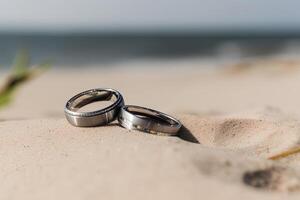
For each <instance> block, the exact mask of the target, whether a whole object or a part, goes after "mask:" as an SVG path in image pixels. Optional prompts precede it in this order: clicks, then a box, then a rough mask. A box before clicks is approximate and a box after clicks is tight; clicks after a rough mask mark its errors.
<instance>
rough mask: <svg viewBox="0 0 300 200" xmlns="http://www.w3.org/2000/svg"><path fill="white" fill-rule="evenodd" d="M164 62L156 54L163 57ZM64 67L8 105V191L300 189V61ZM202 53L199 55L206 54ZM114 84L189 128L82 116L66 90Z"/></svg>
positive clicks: (181, 194)
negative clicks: (146, 130) (77, 119)
mask: <svg viewBox="0 0 300 200" xmlns="http://www.w3.org/2000/svg"><path fill="white" fill-rule="evenodd" d="M156 65H157V63H156ZM181 65H185V63H183V64H182V63H181V64H177V66H175V67H173V68H168V69H166V68H164V69H160V68H129V69H128V68H126V69H125V68H113V69H110V70H109V69H102V70H101V69H98V70H96V69H86V70H83V69H77V70H72V71H70V70H66V69H64V70H58V69H53V70H51V71H49V72H48V73H46V74H44V75H42V76H41V77H39V78H37V79H35V80H33V81H31V82H30V83H28V84H26V85H24V87H22V88H20V90H19V91H18V92H17V94H16V99H15V101H14V102H13V103H12V104H11V105H10V106H9V107H7V108H5V109H3V110H1V112H0V119H1V122H0V160H1V167H0V169H1V170H0V179H1V180H2V181H1V182H0V199H21V198H22V199H26V200H27V199H30V200H33V199H74V200H76V199H229V198H230V199H253V198H258V199H283V198H287V197H288V198H290V199H299V197H300V170H299V169H300V154H299V155H298V154H297V153H295V154H293V155H290V156H287V157H284V158H280V159H277V160H270V159H269V158H270V157H272V156H274V155H277V154H279V153H282V152H285V151H287V150H289V149H293V148H295V147H297V146H298V145H299V144H298V143H299V139H300V134H299V133H300V123H299V122H300V121H299V120H300V107H299V102H300V95H299V93H298V91H299V89H300V70H299V69H300V68H298V67H297V65H296V66H294V65H293V68H292V69H290V68H289V67H288V68H286V67H285V66H284V65H285V63H284V64H283V67H282V66H280V67H277V68H276V70H273V69H272V68H268V69H267V70H266V69H264V70H261V68H256V67H249V70H248V69H247V70H241V71H240V70H236V66H234V67H232V68H226V69H224V68H223V69H211V70H208V69H206V68H201V67H199V68H193V67H187V68H183V66H181ZM199 65H200V64H199ZM97 87H112V88H115V89H118V90H119V91H121V92H122V94H123V95H124V97H125V102H126V103H127V104H136V105H141V106H147V107H151V108H155V109H158V110H161V111H164V112H167V113H169V114H172V115H174V116H176V117H177V118H178V119H180V120H181V122H182V123H183V125H184V127H183V129H182V130H181V132H180V137H163V136H155V135H150V134H143V133H141V132H138V131H128V130H126V129H124V128H121V127H120V126H118V124H117V123H116V122H115V123H113V124H111V125H109V126H105V127H95V128H76V127H73V126H71V125H70V124H68V122H67V121H66V120H65V118H64V115H63V107H64V104H65V102H66V100H67V99H68V98H69V97H71V96H72V95H74V94H76V93H78V92H80V91H83V90H85V89H90V88H97Z"/></svg>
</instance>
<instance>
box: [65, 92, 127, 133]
mask: <svg viewBox="0 0 300 200" xmlns="http://www.w3.org/2000/svg"><path fill="white" fill-rule="evenodd" d="M96 101H113V103H112V104H111V105H109V106H108V107H105V108H103V109H100V110H96V111H92V112H78V110H79V109H80V108H81V107H83V106H85V105H88V104H90V103H93V102H96ZM123 105H124V100H123V97H122V95H121V94H120V93H119V92H118V91H116V90H114V89H110V88H107V89H106V88H104V89H103V88H100V89H91V90H87V91H84V92H81V93H79V94H77V95H75V96H74V97H72V98H71V99H70V100H69V101H68V102H67V104H66V106H65V115H66V118H67V120H68V121H69V122H70V124H72V125H74V126H80V127H90V126H100V125H106V124H108V123H110V122H112V121H114V120H115V119H116V118H117V115H118V114H119V111H120V108H121V107H122V106H123Z"/></svg>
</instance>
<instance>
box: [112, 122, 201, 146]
mask: <svg viewBox="0 0 300 200" xmlns="http://www.w3.org/2000/svg"><path fill="white" fill-rule="evenodd" d="M108 126H119V127H122V126H121V125H120V124H119V123H111V124H108ZM122 128H123V127H122ZM178 137H179V138H180V139H182V140H185V141H187V142H191V143H197V144H200V142H199V141H198V140H197V138H196V137H195V136H194V135H193V134H192V132H191V131H190V130H189V129H188V128H186V127H185V126H182V127H181V128H180V130H179V133H178Z"/></svg>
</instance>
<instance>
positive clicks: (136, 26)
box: [0, 0, 300, 33]
mask: <svg viewBox="0 0 300 200" xmlns="http://www.w3.org/2000/svg"><path fill="white" fill-rule="evenodd" d="M0 8H1V10H0V32H1V31H23V32H54V33H59V32H107V31H108V32H110V31H124V32H126V31H130V32H131V31H220V30H221V31H243V30H252V31H277V32H289V31H299V30H300V12H299V8H300V1H297V0H285V1H283V0H239V1H238V0H0Z"/></svg>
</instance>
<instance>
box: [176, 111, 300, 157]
mask: <svg viewBox="0 0 300 200" xmlns="http://www.w3.org/2000/svg"><path fill="white" fill-rule="evenodd" d="M181 120H182V122H183V123H184V124H185V127H186V129H187V130H189V131H190V132H191V133H193V136H194V137H195V138H196V140H197V141H198V142H199V143H200V144H202V145H205V146H208V147H212V148H226V149H230V150H235V151H244V152H245V153H246V154H247V155H254V156H256V155H258V156H262V157H269V156H272V155H273V154H276V153H279V152H281V151H284V150H287V149H289V148H291V147H294V146H296V145H297V143H298V141H299V134H298V131H299V126H298V125H297V124H296V125H295V124H293V125H291V124H288V123H284V122H282V123H280V122H272V121H267V120H264V119H244V118H228V117H215V118H206V117H199V116H195V115H194V116H193V115H184V116H183V117H182V118H181ZM182 134H183V135H182V137H183V138H184V139H186V137H185V132H184V133H182ZM286 138H289V139H288V140H286ZM187 140H188V139H187Z"/></svg>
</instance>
